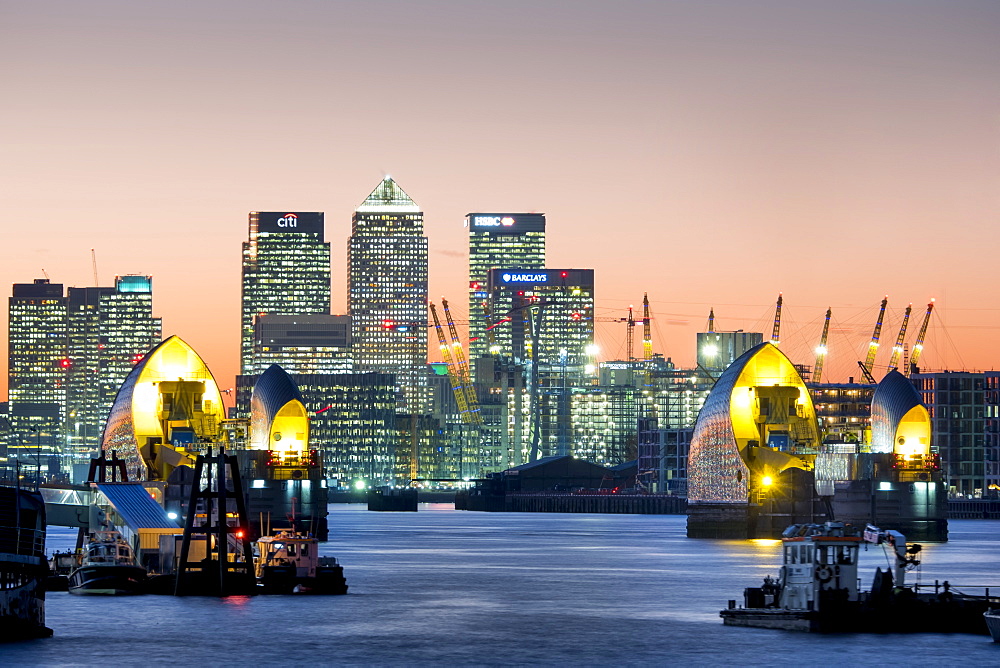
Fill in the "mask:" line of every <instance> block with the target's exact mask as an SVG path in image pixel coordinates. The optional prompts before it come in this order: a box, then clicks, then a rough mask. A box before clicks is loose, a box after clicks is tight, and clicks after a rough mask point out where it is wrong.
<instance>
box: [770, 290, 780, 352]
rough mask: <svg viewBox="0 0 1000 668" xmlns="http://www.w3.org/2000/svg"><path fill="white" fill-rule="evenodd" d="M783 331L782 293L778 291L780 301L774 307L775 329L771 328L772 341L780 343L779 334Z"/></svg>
mask: <svg viewBox="0 0 1000 668" xmlns="http://www.w3.org/2000/svg"><path fill="white" fill-rule="evenodd" d="M780 333H781V293H780V292H779V293H778V303H777V305H776V306H775V307H774V329H772V330H771V343H773V344H774V345H778V344H779V343H781V338H780V337H779V334H780Z"/></svg>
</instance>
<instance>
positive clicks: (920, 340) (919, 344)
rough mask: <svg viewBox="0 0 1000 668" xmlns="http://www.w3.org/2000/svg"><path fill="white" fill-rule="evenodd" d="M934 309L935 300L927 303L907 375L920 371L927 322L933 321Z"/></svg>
mask: <svg viewBox="0 0 1000 668" xmlns="http://www.w3.org/2000/svg"><path fill="white" fill-rule="evenodd" d="M933 310H934V300H933V299H931V301H930V303H929V304H927V312H926V313H924V321H923V322H922V323H920V331H919V332H917V340H916V341H914V343H913V353H912V354H911V355H910V364H909V366H908V367H907V369H906V375H907V376H909V375H910V374H911V373H920V367H918V366H917V362H918V361H920V353H921V352H922V351H923V349H924V337H925V336H927V324H928V323H929V322H930V321H931V311H933Z"/></svg>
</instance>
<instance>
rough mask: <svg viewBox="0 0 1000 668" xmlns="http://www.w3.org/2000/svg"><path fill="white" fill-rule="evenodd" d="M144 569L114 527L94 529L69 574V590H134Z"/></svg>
mask: <svg viewBox="0 0 1000 668" xmlns="http://www.w3.org/2000/svg"><path fill="white" fill-rule="evenodd" d="M145 582H146V569H145V568H143V567H142V566H139V565H138V564H136V561H135V554H134V553H133V552H132V546H131V545H129V544H128V542H127V541H126V540H125V539H124V538H122V536H121V534H120V533H118V532H117V531H95V532H94V533H93V535H92V536H91V538H90V540H89V541H88V542H87V546H86V548H85V550H84V554H83V560H82V561H81V563H80V567H79V568H77V569H75V570H74V571H73V572H72V573H70V576H69V593H71V594H99V595H105V596H117V595H121V594H138V593H141V588H142V586H143V584H144V583H145Z"/></svg>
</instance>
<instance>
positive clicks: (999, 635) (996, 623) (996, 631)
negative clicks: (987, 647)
mask: <svg viewBox="0 0 1000 668" xmlns="http://www.w3.org/2000/svg"><path fill="white" fill-rule="evenodd" d="M983 619H985V620H986V628H987V629H988V630H989V632H990V636H992V638H993V642H1000V608H997V609H994V608H990V609H989V610H987V611H986V612H984V613H983Z"/></svg>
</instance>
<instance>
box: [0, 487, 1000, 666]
mask: <svg viewBox="0 0 1000 668" xmlns="http://www.w3.org/2000/svg"><path fill="white" fill-rule="evenodd" d="M329 520H330V535H331V537H332V539H331V541H330V542H328V543H326V544H324V546H323V552H324V553H325V554H330V555H333V556H336V557H338V558H339V559H340V561H341V563H342V564H343V566H344V574H345V576H346V578H347V581H348V584H349V585H350V593H349V594H348V595H346V596H325V597H321V596H316V597H309V596H303V597H292V596H289V597H274V596H258V597H252V598H249V597H231V598H226V599H213V598H200V597H189V598H175V597H172V596H141V597H133V598H126V597H120V598H112V597H79V596H71V595H69V594H66V593H50V594H49V595H48V597H47V622H48V625H49V626H50V627H51V628H53V629H54V630H55V635H54V636H53V637H52V638H49V639H45V640H36V641H28V642H24V643H17V644H8V645H3V646H0V664H6V665H96V664H103V665H140V664H145V665H162V664H173V665H178V666H187V665H234V664H244V665H265V664H283V665H291V666H297V665H302V664H354V665H358V664H361V665H365V664H379V665H439V666H440V665H447V666H451V665H456V666H466V665H496V666H500V665H545V666H548V665H576V666H581V665H582V666H593V665H599V664H600V665H608V664H617V665H656V666H658V665H684V666H686V665H690V666H695V665H697V666H702V665H733V664H743V665H803V664H814V663H825V664H832V665H846V664H854V663H861V662H865V663H874V662H877V663H886V664H888V665H959V664H962V665H980V666H983V665H1000V644H994V643H992V642H991V641H990V638H989V636H986V635H966V634H954V635H945V634H913V635H834V636H820V635H810V634H801V633H792V632H780V631H767V630H759V629H742V628H730V627H725V626H723V625H722V621H721V620H720V618H719V616H718V611H719V610H720V609H721V608H723V607H725V605H726V601H727V600H728V599H741V597H742V591H743V588H744V587H747V586H757V585H758V584H759V583H760V581H761V580H762V578H763V577H764V576H765V575H767V574H771V575H775V574H776V573H777V565H778V564H779V563H780V555H779V547H778V546H777V544H775V543H774V542H764V541H761V542H748V541H723V540H689V539H687V538H685V537H684V525H685V518H684V517H679V516H668V515H575V514H566V515H563V514H542V513H538V514H534V513H472V512H460V511H455V510H453V509H452V507H451V506H448V505H436V504H422V505H421V507H420V512H418V513H375V512H368V511H367V510H366V509H365V507H364V506H359V505H333V506H331V513H330V517H329ZM951 538H952V540H951V542H949V543H947V544H942V545H925V547H924V552H923V557H924V559H923V561H924V563H923V565H922V566H921V573H920V574H919V577H920V578H921V579H922V581H923V582H924V583H933V581H934V579H935V578H937V579H941V580H945V579H947V580H950V581H951V582H952V583H956V584H959V585H961V584H967V585H995V586H996V587H997V588H998V591H1000V573H998V568H1000V522H998V521H974V520H965V521H961V520H959V521H953V522H951ZM72 541H73V534H72V533H71V532H70V531H69V530H64V529H51V530H50V532H49V548H50V549H61V548H65V547H69V546H70V545H71V544H72ZM885 563H886V559H885V556H884V554H883V553H882V548H880V547H872V548H870V549H869V550H868V551H867V552H864V553H863V554H862V560H861V564H862V565H861V572H862V573H863V574H864V575H863V577H864V580H863V581H864V582H865V583H866V586H867V582H868V581H869V579H870V577H871V574H872V573H873V572H874V569H875V567H876V566H884V565H885Z"/></svg>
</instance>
